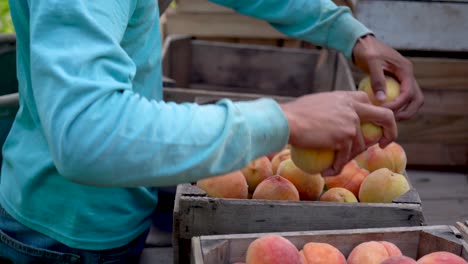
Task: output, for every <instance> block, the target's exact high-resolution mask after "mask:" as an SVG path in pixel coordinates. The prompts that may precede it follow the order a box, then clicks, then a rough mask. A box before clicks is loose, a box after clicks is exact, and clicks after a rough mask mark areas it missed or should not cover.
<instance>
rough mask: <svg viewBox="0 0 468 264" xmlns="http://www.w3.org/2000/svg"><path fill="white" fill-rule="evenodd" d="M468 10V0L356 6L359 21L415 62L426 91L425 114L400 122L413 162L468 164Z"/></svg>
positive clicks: (365, 1) (384, 0) (363, 1)
mask: <svg viewBox="0 0 468 264" xmlns="http://www.w3.org/2000/svg"><path fill="white" fill-rule="evenodd" d="M467 13H468V1H466V0H460V1H446V2H443V1H432V2H431V1H390V0H381V1H373V0H360V1H359V4H358V5H357V6H356V16H357V18H358V19H359V20H361V21H362V22H363V23H364V24H366V25H367V26H368V27H370V28H371V29H372V30H373V31H374V32H375V33H376V35H377V37H379V38H380V39H382V40H384V41H385V42H386V43H387V44H389V45H391V46H392V47H394V48H396V49H398V50H400V51H401V52H402V53H403V54H405V55H407V57H408V58H409V59H410V60H411V61H412V62H413V65H414V69H415V76H416V79H417V81H418V83H419V84H420V86H421V88H422V90H423V93H424V96H425V104H424V106H423V107H422V108H421V110H420V111H419V114H418V115H417V116H415V117H414V118H412V119H411V120H409V121H405V122H400V123H399V124H398V126H399V139H398V141H399V143H401V144H402V145H403V147H404V148H405V150H406V151H407V154H408V159H409V160H408V163H409V164H410V165H423V166H428V165H429V166H444V167H448V166H450V167H452V168H453V167H460V168H461V169H464V170H465V171H466V168H467V166H468V133H467V131H468V103H467V102H468V78H467V76H468V59H467V58H468V38H466V34H468V29H467V27H466V25H467V23H468V17H467V16H466V14H467ZM382 15H385V16H387V17H389V18H394V19H392V20H391V23H389V21H387V20H385V21H384V20H382V19H381V16H382ZM355 73H357V75H355V76H354V78H355V80H359V79H360V78H361V76H359V72H357V71H355Z"/></svg>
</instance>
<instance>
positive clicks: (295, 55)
mask: <svg viewBox="0 0 468 264" xmlns="http://www.w3.org/2000/svg"><path fill="white" fill-rule="evenodd" d="M319 54H320V53H319V52H318V51H311V50H310V51H306V50H300V49H286V48H275V47H264V46H255V45H244V44H227V43H207V42H199V41H193V60H192V65H191V67H192V77H191V83H202V84H210V85H216V86H222V87H225V88H224V90H225V91H232V92H252V91H255V92H256V93H260V94H274V95H284V96H298V95H302V94H306V93H308V92H309V91H310V90H312V89H314V88H315V86H314V80H315V79H316V78H319V76H317V75H316V74H314V69H316V64H317V59H318V57H319ZM335 56H336V54H335ZM334 67H335V65H334V64H331V65H330V64H327V65H324V66H323V68H326V69H327V70H328V72H327V73H326V76H330V75H331V76H332V77H333V75H334V71H335V68H334ZM321 76H323V75H321ZM242 87H245V88H246V90H242ZM321 87H324V88H323V89H329V90H332V89H333V87H332V84H331V83H328V84H323V85H322V86H321Z"/></svg>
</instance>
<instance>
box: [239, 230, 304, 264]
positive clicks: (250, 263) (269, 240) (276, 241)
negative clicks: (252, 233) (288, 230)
mask: <svg viewBox="0 0 468 264" xmlns="http://www.w3.org/2000/svg"><path fill="white" fill-rule="evenodd" d="M245 262H246V264H303V262H302V258H301V255H300V254H299V250H297V248H296V246H294V244H293V243H291V241H289V240H287V239H286V238H284V237H282V236H279V235H265V236H262V237H260V238H257V239H256V240H254V241H253V242H252V243H250V245H249V247H248V248H247V254H246V261H245Z"/></svg>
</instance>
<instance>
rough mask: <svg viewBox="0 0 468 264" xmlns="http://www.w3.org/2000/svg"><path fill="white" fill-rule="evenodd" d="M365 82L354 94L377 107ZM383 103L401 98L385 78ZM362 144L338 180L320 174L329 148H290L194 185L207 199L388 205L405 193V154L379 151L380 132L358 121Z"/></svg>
mask: <svg viewBox="0 0 468 264" xmlns="http://www.w3.org/2000/svg"><path fill="white" fill-rule="evenodd" d="M370 84H371V82H370V79H369V77H366V78H364V79H363V80H362V81H361V83H360V85H359V90H361V91H363V92H365V93H366V94H367V95H368V96H369V99H370V101H371V102H372V103H373V104H375V105H377V106H379V105H381V102H378V101H377V100H376V99H375V96H374V94H373V92H372V88H371V86H370ZM386 84H387V98H386V102H388V101H391V100H393V99H395V98H396V97H397V96H398V95H399V93H400V85H399V83H398V82H397V81H396V80H395V79H393V78H391V77H387V78H386ZM361 130H362V133H363V136H364V141H365V142H366V145H367V146H370V147H369V148H368V149H367V150H366V151H365V152H363V153H361V154H360V155H359V156H357V157H356V158H355V159H354V160H352V161H350V162H349V163H348V164H347V165H346V166H345V167H344V169H343V170H342V171H341V172H340V174H339V175H335V176H328V177H322V175H321V174H320V172H322V171H324V170H325V169H327V168H329V167H330V166H331V165H332V164H333V161H334V159H335V152H334V151H333V150H328V149H300V148H297V147H295V146H291V147H287V148H285V149H284V150H283V151H281V152H279V153H277V154H276V155H273V157H271V160H270V159H269V158H268V157H266V156H265V157H260V158H258V159H257V160H254V161H252V162H251V163H250V164H249V165H248V166H247V167H245V168H243V169H242V170H239V171H235V172H232V173H230V174H227V175H223V176H218V177H214V178H208V179H204V180H200V181H198V182H197V186H198V187H200V188H201V189H203V190H205V192H206V193H207V194H208V196H211V197H219V198H241V199H245V198H253V199H265V200H310V201H314V200H320V201H330V202H358V201H360V202H369V203H372V202H374V203H391V202H392V201H393V200H394V199H395V198H398V197H399V196H401V195H402V194H404V193H406V192H407V191H409V190H410V185H409V183H408V181H407V179H406V177H405V176H404V175H402V173H403V172H404V170H405V167H406V154H405V151H404V150H403V148H402V147H401V146H400V145H398V144H397V143H391V144H390V145H388V146H387V147H386V148H384V149H381V148H380V147H379V145H378V144H376V143H377V142H379V140H380V139H381V137H382V136H383V129H382V127H380V126H378V125H376V124H373V123H370V122H363V123H362V124H361Z"/></svg>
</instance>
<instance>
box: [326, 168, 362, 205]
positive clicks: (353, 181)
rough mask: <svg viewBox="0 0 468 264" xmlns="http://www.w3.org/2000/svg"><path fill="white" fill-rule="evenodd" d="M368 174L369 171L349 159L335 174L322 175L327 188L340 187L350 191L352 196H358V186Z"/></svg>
mask: <svg viewBox="0 0 468 264" xmlns="http://www.w3.org/2000/svg"><path fill="white" fill-rule="evenodd" d="M367 175H369V172H368V171H367V170H365V169H362V168H360V167H359V166H358V164H357V163H356V161H354V160H351V161H350V162H348V163H347V164H346V165H345V166H344V167H343V170H342V171H341V173H340V174H338V175H336V176H327V177H324V179H325V185H326V186H327V188H328V189H331V188H335V187H341V188H345V189H347V190H349V191H351V192H352V193H353V194H354V196H356V197H358V196H359V188H360V187H361V183H362V181H364V179H365V178H366V177H367Z"/></svg>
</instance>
